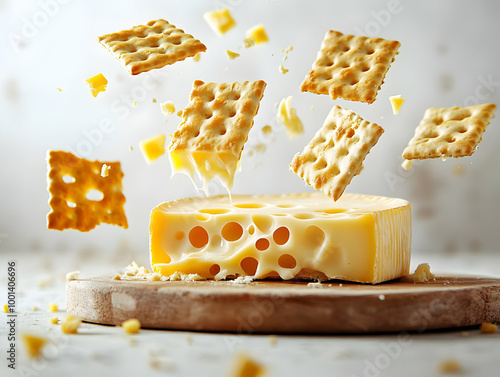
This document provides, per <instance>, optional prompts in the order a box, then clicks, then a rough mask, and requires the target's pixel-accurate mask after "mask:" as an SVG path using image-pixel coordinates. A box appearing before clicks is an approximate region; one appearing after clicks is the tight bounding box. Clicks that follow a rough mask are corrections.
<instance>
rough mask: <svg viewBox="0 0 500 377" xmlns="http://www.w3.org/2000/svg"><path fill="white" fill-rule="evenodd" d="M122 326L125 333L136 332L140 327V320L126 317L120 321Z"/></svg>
mask: <svg viewBox="0 0 500 377" xmlns="http://www.w3.org/2000/svg"><path fill="white" fill-rule="evenodd" d="M122 328H123V329H124V330H125V332H126V333H127V334H137V333H138V332H139V330H140V329H141V322H139V320H138V319H136V318H131V319H127V320H126V321H125V322H123V323H122Z"/></svg>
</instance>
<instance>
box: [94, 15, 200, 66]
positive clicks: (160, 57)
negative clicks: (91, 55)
mask: <svg viewBox="0 0 500 377" xmlns="http://www.w3.org/2000/svg"><path fill="white" fill-rule="evenodd" d="M97 40H98V41H99V43H101V44H102V45H103V46H104V47H106V48H107V49H108V51H109V52H110V53H111V54H112V55H113V56H114V57H115V58H116V59H118V60H119V61H120V62H122V63H123V65H125V67H126V68H127V70H128V71H129V72H130V74H132V75H137V74H139V73H141V72H146V71H150V70H152V69H155V68H162V67H164V66H166V65H168V64H173V63H175V62H178V61H181V60H184V59H186V58H189V57H192V56H195V55H196V54H197V53H199V52H204V51H206V49H207V48H206V47H205V45H204V44H203V43H201V42H200V41H199V40H198V39H195V38H194V37H193V36H192V35H190V34H186V33H185V32H184V31H183V30H181V29H178V28H176V27H175V26H174V25H172V24H170V23H168V21H165V20H162V19H159V20H155V21H149V22H148V23H147V24H146V25H139V26H134V27H133V28H131V29H129V30H122V31H120V32H118V33H111V34H106V35H102V36H100V37H97Z"/></svg>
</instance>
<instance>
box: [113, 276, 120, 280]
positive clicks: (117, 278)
mask: <svg viewBox="0 0 500 377" xmlns="http://www.w3.org/2000/svg"><path fill="white" fill-rule="evenodd" d="M113 280H122V278H121V277H120V275H115V276H113Z"/></svg>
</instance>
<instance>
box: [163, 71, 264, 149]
mask: <svg viewBox="0 0 500 377" xmlns="http://www.w3.org/2000/svg"><path fill="white" fill-rule="evenodd" d="M265 87H266V83H265V82H264V81H262V80H259V81H244V82H234V83H231V84H229V83H228V84H225V83H223V84H217V83H204V82H203V81H200V80H196V81H195V82H194V84H193V90H192V92H191V97H190V102H189V104H188V105H187V107H186V108H185V109H184V111H183V112H182V122H181V124H180V125H179V127H178V129H177V130H176V131H175V132H174V134H173V135H172V140H171V142H170V145H169V147H168V149H169V150H171V151H172V150H177V149H189V150H192V151H195V150H196V151H217V152H231V153H234V154H235V155H236V156H238V157H240V156H241V152H242V150H243V146H244V144H245V142H246V141H247V138H248V132H249V131H250V129H251V128H252V126H253V118H254V116H255V115H256V114H257V111H258V110H259V104H260V100H261V99H262V96H263V95H264V89H265Z"/></svg>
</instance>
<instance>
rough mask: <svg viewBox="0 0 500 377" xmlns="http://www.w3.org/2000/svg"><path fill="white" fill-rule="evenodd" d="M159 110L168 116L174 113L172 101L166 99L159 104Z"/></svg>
mask: <svg viewBox="0 0 500 377" xmlns="http://www.w3.org/2000/svg"><path fill="white" fill-rule="evenodd" d="M161 111H162V113H163V115H165V116H168V115H170V114H173V113H175V105H174V103H173V102H172V101H166V102H163V103H162V104H161Z"/></svg>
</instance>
